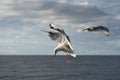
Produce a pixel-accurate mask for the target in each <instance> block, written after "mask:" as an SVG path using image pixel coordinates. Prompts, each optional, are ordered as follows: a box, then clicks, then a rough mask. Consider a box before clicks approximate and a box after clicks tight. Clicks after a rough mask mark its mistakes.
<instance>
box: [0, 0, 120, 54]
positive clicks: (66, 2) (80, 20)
mask: <svg viewBox="0 0 120 80" xmlns="http://www.w3.org/2000/svg"><path fill="white" fill-rule="evenodd" d="M119 6H120V0H109V1H108V0H0V55H46V54H48V55H53V54H54V53H53V49H54V48H55V47H56V43H55V42H53V41H52V40H50V38H49V37H48V36H47V34H45V33H43V32H40V30H41V29H49V25H48V24H49V23H53V24H56V25H60V26H62V28H64V29H65V31H66V33H67V34H68V35H69V36H70V39H71V41H72V45H73V48H74V51H75V53H76V54H77V55H120V36H119V34H120V31H119V30H120V7H119ZM94 25H104V26H106V27H108V28H109V29H110V36H109V37H107V36H105V35H104V34H103V33H89V32H79V30H80V29H81V28H84V27H89V26H94ZM59 54H64V53H59Z"/></svg>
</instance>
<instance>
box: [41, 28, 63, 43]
mask: <svg viewBox="0 0 120 80" xmlns="http://www.w3.org/2000/svg"><path fill="white" fill-rule="evenodd" d="M41 31H43V32H47V33H48V36H49V37H50V38H51V39H52V40H53V41H56V42H57V43H61V42H62V40H63V39H62V36H61V35H60V33H59V32H54V31H45V30H41Z"/></svg>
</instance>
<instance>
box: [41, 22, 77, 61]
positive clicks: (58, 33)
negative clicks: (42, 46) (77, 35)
mask: <svg viewBox="0 0 120 80" xmlns="http://www.w3.org/2000/svg"><path fill="white" fill-rule="evenodd" d="M49 26H50V28H51V29H53V30H55V31H49V30H42V31H44V32H47V33H48V35H49V37H50V38H51V39H52V40H53V41H56V42H57V47H56V48H55V49H54V53H55V54H54V56H56V54H57V53H58V52H59V51H63V52H65V53H66V54H67V58H66V63H70V56H72V57H74V58H75V57H76V54H75V53H74V51H73V48H72V45H71V41H70V38H69V36H68V35H67V34H66V33H65V31H64V30H63V29H62V28H61V27H59V26H57V25H54V24H49Z"/></svg>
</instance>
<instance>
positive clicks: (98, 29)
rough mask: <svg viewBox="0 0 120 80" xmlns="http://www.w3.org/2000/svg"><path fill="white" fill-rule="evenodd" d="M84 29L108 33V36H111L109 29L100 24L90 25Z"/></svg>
mask: <svg viewBox="0 0 120 80" xmlns="http://www.w3.org/2000/svg"><path fill="white" fill-rule="evenodd" d="M82 31H89V32H103V33H105V34H106V36H109V33H110V32H109V29H108V28H106V27H104V26H102V25H100V26H95V27H88V28H85V29H83V30H82Z"/></svg>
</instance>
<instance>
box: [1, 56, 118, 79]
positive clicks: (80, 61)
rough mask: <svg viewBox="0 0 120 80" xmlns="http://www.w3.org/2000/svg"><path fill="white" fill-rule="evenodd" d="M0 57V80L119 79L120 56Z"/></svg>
mask: <svg viewBox="0 0 120 80" xmlns="http://www.w3.org/2000/svg"><path fill="white" fill-rule="evenodd" d="M65 59H66V56H56V57H53V56H52V55H31V56H27V55H26V56H25V55H24V56H22V55H19V56H8V55H7V56H3V55H1V56H0V80H120V56H104V55H103V56H95V55H94V56H90V55H87V56H86V55H82V56H81V55H79V56H77V57H76V58H71V63H69V64H68V63H66V62H65Z"/></svg>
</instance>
